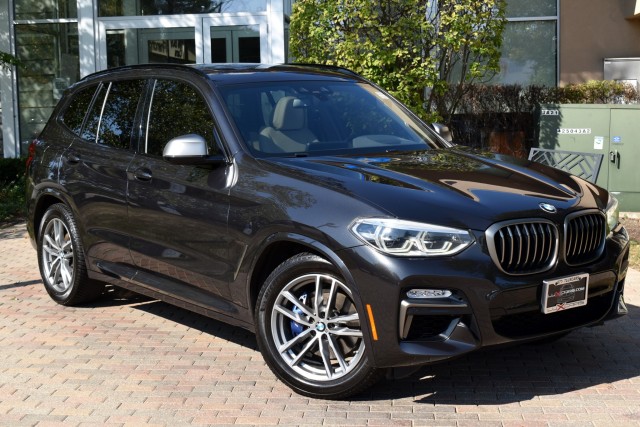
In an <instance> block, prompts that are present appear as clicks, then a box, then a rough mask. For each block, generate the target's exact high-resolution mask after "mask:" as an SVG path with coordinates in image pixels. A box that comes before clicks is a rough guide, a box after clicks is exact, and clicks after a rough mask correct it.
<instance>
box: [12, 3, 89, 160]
mask: <svg viewBox="0 0 640 427" xmlns="http://www.w3.org/2000/svg"><path fill="white" fill-rule="evenodd" d="M43 7H44V6H43ZM43 10H44V9H43ZM15 36H16V52H17V56H18V59H20V61H22V63H23V64H24V66H22V67H18V68H17V77H18V105H19V114H20V135H21V138H22V152H26V146H27V145H28V144H29V142H30V141H32V140H33V138H34V137H35V136H36V135H38V134H39V133H40V131H41V130H42V128H43V127H44V125H45V123H46V121H47V119H48V118H49V116H50V115H51V113H52V112H53V108H54V107H55V105H56V103H57V102H58V100H59V99H60V98H61V97H62V92H63V91H64V90H65V89H66V88H67V87H68V86H69V85H71V84H72V83H75V82H76V81H78V80H79V79H80V61H79V56H78V25H77V24H75V23H74V24H21V25H16V26H15Z"/></svg>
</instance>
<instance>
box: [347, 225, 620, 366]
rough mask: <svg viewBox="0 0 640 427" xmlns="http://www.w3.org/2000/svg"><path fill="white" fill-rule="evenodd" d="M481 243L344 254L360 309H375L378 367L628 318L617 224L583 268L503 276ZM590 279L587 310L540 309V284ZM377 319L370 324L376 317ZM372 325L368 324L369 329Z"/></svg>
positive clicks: (373, 343)
mask: <svg viewBox="0 0 640 427" xmlns="http://www.w3.org/2000/svg"><path fill="white" fill-rule="evenodd" d="M483 246H484V245H482V244H481V243H478V244H476V245H474V246H472V247H470V248H469V249H467V250H466V251H464V252H463V253H461V254H459V255H458V256H456V257H452V258H433V259H417V258H414V259H407V258H392V257H389V256H386V255H384V254H381V253H379V252H377V251H376V250H374V249H372V248H369V247H367V246H360V247H356V248H351V249H348V250H345V251H343V252H342V258H343V260H345V264H346V266H347V268H348V269H349V271H350V273H351V276H352V278H353V280H354V282H355V287H356V289H357V292H358V293H359V294H360V298H361V300H362V302H363V305H368V306H369V307H370V309H371V314H372V316H370V320H369V321H370V322H375V329H376V338H377V340H376V339H374V338H371V340H370V341H371V345H370V346H369V348H370V350H371V353H372V354H371V355H372V359H373V361H374V363H375V365H376V366H378V367H401V366H413V365H421V364H426V363H430V362H435V361H438V360H442V359H447V358H451V357H456V356H459V355H462V354H465V353H468V352H470V351H473V350H475V349H478V348H480V347H485V346H492V345H499V344H504V343H509V342H519V341H522V342H525V341H530V340H535V339H539V338H543V337H546V336H550V335H556V334H558V333H562V332H567V331H571V330H573V329H576V328H579V327H583V326H588V325H593V324H598V323H601V322H602V321H604V320H608V319H611V318H613V317H617V316H620V315H624V314H625V310H624V298H623V295H624V282H625V277H626V271H627V268H628V251H629V242H628V235H627V233H626V231H625V230H624V228H623V227H622V226H619V227H618V228H616V230H614V232H613V233H612V234H611V235H610V236H609V237H608V238H607V242H606V250H605V252H604V255H603V256H602V257H600V258H599V260H598V261H596V262H593V263H591V264H588V265H582V266H580V267H570V266H567V265H564V264H562V263H558V265H556V266H555V267H554V268H553V269H551V270H550V271H547V272H545V273H541V274H535V275H529V276H509V275H506V274H505V273H502V272H501V271H499V269H498V268H496V266H495V265H494V263H493V262H492V261H491V258H490V257H489V254H488V253H487V251H486V247H485V248H483ZM577 273H588V274H589V298H588V303H587V305H585V306H583V307H579V308H573V309H570V310H566V311H560V312H557V313H551V314H543V313H542V311H541V289H542V282H543V280H548V279H554V278H559V277H564V276H569V275H573V274H577ZM416 288H417V289H438V290H448V291H450V292H451V295H450V296H448V297H446V298H433V299H415V298H409V297H408V296H407V291H408V290H410V289H416ZM371 319H373V320H371ZM369 326H371V325H369Z"/></svg>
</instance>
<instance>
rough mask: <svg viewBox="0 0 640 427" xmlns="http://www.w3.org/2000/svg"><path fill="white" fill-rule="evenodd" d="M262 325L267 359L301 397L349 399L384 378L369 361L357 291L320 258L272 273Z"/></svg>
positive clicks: (262, 303)
mask: <svg viewBox="0 0 640 427" xmlns="http://www.w3.org/2000/svg"><path fill="white" fill-rule="evenodd" d="M256 320H257V340H258V346H259V347H260V351H261V352H262V354H263V356H264V358H265V360H266V361H267V363H268V364H269V366H270V367H271V369H272V370H273V371H274V373H275V374H276V375H277V376H278V377H279V378H280V379H281V380H282V381H283V382H285V383H286V384H287V385H289V386H290V387H291V388H292V389H294V390H295V391H296V392H298V393H300V394H303V395H306V396H311V397H317V398H325V399H338V398H344V397H347V396H350V395H352V394H356V393H359V392H361V391H363V390H364V389H365V388H367V387H369V386H371V385H372V384H373V383H375V382H376V381H377V380H378V379H379V378H380V376H381V374H382V373H383V372H381V371H379V370H377V369H375V368H373V367H372V366H371V364H370V362H369V360H368V358H367V355H366V352H365V340H364V338H363V332H362V328H361V322H363V319H362V317H361V315H360V313H359V312H358V309H357V306H356V304H355V301H354V296H353V293H352V291H351V290H350V289H349V287H348V286H346V285H345V284H344V280H343V279H342V278H341V277H340V275H339V273H338V271H337V269H336V268H335V267H334V266H333V265H332V264H330V263H329V262H328V261H326V260H325V259H323V258H320V257H318V256H316V255H312V254H299V255H296V256H294V257H292V258H290V259H289V260H287V261H285V262H284V263H282V264H281V265H280V266H278V267H277V268H276V269H275V270H274V271H273V272H272V273H271V275H270V276H269V277H268V278H267V280H266V282H265V284H264V286H263V288H262V290H261V291H260V294H259V296H258V303H257V305H256Z"/></svg>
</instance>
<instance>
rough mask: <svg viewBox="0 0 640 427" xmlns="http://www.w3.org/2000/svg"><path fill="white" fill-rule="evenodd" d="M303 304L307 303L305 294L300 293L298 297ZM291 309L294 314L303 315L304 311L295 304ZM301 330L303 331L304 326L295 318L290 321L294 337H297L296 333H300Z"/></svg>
mask: <svg viewBox="0 0 640 427" xmlns="http://www.w3.org/2000/svg"><path fill="white" fill-rule="evenodd" d="M298 299H299V300H300V301H301V302H302V303H303V304H306V303H307V294H306V293H304V294H302V295H300V298H298ZM291 311H293V312H294V313H295V314H297V315H299V316H301V317H302V316H304V312H303V311H302V310H300V308H299V307H298V306H297V305H295V306H293V310H291ZM302 331H304V326H302V325H301V324H300V323H298V322H296V321H295V320H292V321H291V333H292V334H293V336H294V337H297V336H298V335H300V334H301V333H302Z"/></svg>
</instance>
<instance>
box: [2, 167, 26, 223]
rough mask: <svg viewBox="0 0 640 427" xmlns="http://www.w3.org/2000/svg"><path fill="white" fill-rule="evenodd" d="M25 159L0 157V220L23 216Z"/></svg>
mask: <svg viewBox="0 0 640 427" xmlns="http://www.w3.org/2000/svg"><path fill="white" fill-rule="evenodd" d="M24 206H25V160H24V159H3V158H0V222H3V221H9V220H13V219H17V218H20V217H24V214H25V211H24Z"/></svg>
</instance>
